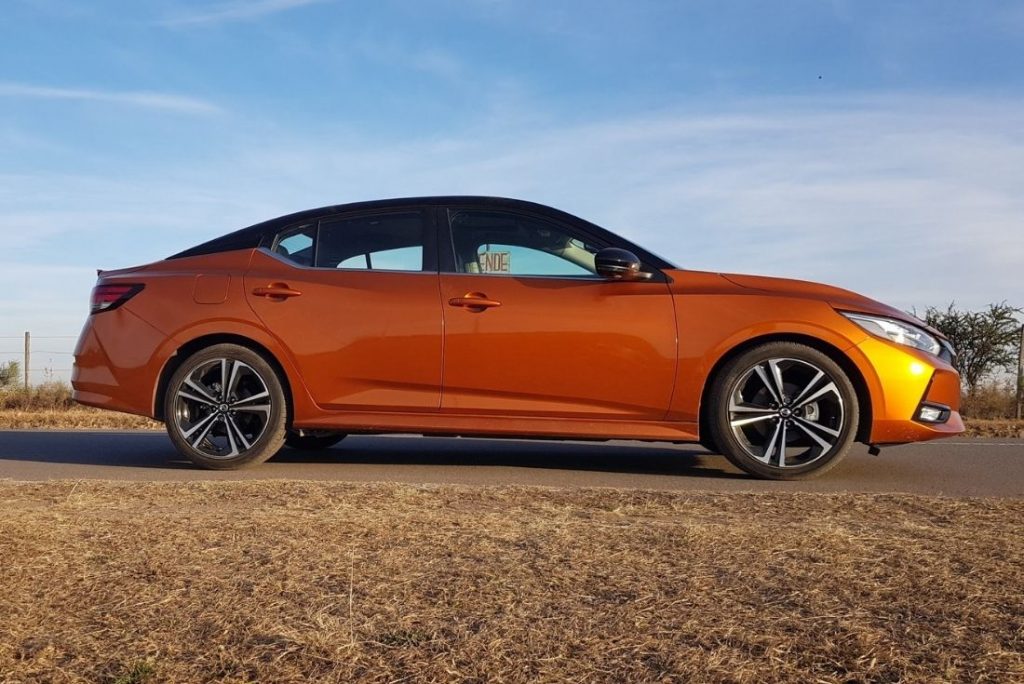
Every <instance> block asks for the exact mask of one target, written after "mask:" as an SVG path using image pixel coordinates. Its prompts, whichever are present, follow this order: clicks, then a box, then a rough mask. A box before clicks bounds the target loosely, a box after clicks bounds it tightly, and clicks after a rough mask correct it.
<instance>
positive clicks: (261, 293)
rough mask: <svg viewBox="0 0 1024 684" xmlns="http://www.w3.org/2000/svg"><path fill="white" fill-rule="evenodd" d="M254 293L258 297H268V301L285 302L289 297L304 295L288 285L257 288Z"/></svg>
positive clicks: (281, 284) (278, 284)
mask: <svg viewBox="0 0 1024 684" xmlns="http://www.w3.org/2000/svg"><path fill="white" fill-rule="evenodd" d="M252 293H253V294H254V295H256V296H257V297H266V298H268V299H277V300H280V301H283V300H285V299H288V298H289V297H298V296H299V295H301V294H302V293H301V292H299V291H298V290H294V289H292V288H290V287H288V285H287V284H286V283H274V284H272V285H267V286H266V287H257V288H255V289H253V291H252Z"/></svg>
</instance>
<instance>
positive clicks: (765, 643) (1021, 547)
mask: <svg viewBox="0 0 1024 684" xmlns="http://www.w3.org/2000/svg"><path fill="white" fill-rule="evenodd" d="M0 499H2V505H0V511H3V513H2V514H0V525H2V528H0V558H3V564H2V570H0V616H3V618H2V620H0V680H2V681H7V682H15V681H18V682H20V681H46V682H85V681H89V682H96V681H99V682H158V681H159V682H165V681H166V682H206V681H214V682H255V681H263V682H309V681H318V682H320V681H327V682H349V681H361V682H362V681H365V682H400V681H404V682H431V681H435V682H442V681H459V682H538V681H539V682H623V681H642V682H675V681H702V682H704V681H706V682H727V681H728V682H772V681H786V682H795V681H800V682H815V681H818V682H853V681H887V682H896V681H903V682H918V681H920V682H927V681H965V682H966V681H971V682H1009V681H1024V603H1022V601H1021V595H1022V594H1024V534H1022V532H1024V502H1022V501H1017V500H986V499H974V500H961V499H943V498H925V497H907V496H875V495H789V494H728V495H727V494H695V495H693V494H691V495H683V494H671V493H653V492H625V491H615V490H575V491H573V490H548V489H525V488H511V487H510V488H462V487H453V486H443V487H442V486H431V487H428V486H421V487H415V486H408V485H356V484H343V483H331V484H321V483H301V482H292V483H288V482H284V483H281V482H279V483H265V482H218V483H213V482H211V483H202V484H169V483H150V484H138V483H116V484H115V483H96V482H79V483H71V482H61V483H45V484H40V483H25V484H16V483H2V484H0Z"/></svg>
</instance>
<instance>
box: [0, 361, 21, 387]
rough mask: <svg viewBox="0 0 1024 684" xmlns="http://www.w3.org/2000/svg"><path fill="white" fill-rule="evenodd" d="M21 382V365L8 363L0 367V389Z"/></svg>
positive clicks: (13, 362) (12, 362) (14, 362)
mask: <svg viewBox="0 0 1024 684" xmlns="http://www.w3.org/2000/svg"><path fill="white" fill-rule="evenodd" d="M19 382H21V364H20V363H18V362H17V361H8V362H7V363H5V364H3V365H0V388H2V387H13V386H15V385H17V384H18V383H19Z"/></svg>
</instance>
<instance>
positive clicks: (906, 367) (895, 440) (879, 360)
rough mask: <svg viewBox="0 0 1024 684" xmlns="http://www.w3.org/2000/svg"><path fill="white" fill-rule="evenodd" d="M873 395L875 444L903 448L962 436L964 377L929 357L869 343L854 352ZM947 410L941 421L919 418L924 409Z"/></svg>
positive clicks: (887, 344) (899, 347) (872, 438)
mask: <svg viewBox="0 0 1024 684" xmlns="http://www.w3.org/2000/svg"><path fill="white" fill-rule="evenodd" d="M851 353H852V355H854V356H857V357H859V359H857V362H858V365H860V366H861V372H862V374H863V375H864V379H865V382H867V384H868V389H869V391H870V392H871V400H872V401H871V411H872V422H871V436H870V438H869V440H868V441H869V442H871V443H873V444H903V443H907V442H920V441H925V440H929V439H937V438H941V437H951V436H953V435H958V434H960V433H961V432H963V431H964V423H963V420H962V419H961V417H960V412H959V411H960V375H959V373H957V372H956V369H955V368H953V367H952V366H950V365H949V364H947V363H946V362H945V361H942V360H941V359H939V358H936V357H934V356H932V355H930V354H926V353H924V352H919V351H916V350H914V349H911V348H909V347H905V346H902V345H897V344H893V343H890V342H887V341H884V340H880V339H878V338H874V337H871V338H868V339H866V340H864V341H863V342H861V343H860V344H858V345H857V346H856V347H854V348H853V350H851ZM925 403H927V404H929V405H933V406H940V407H944V408H946V409H949V414H948V417H947V418H946V419H945V420H944V421H943V422H925V421H922V420H919V419H917V416H918V412H919V410H920V408H921V405H922V404H925Z"/></svg>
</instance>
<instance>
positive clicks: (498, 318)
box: [438, 206, 676, 420]
mask: <svg viewBox="0 0 1024 684" xmlns="http://www.w3.org/2000/svg"><path fill="white" fill-rule="evenodd" d="M438 221H439V223H440V224H442V228H441V231H440V233H439V234H440V235H441V238H440V242H441V244H442V245H443V247H442V252H441V255H442V264H443V267H442V273H441V298H442V303H443V310H444V322H445V344H444V380H443V391H442V399H441V406H442V410H443V411H444V412H450V413H467V414H491V415H521V416H536V417H548V418H553V417H589V418H598V417H599V418H602V419H604V418H609V419H615V418H618V419H632V420H660V419H662V418H664V416H665V414H666V413H667V411H668V407H669V402H670V400H671V396H672V390H673V385H674V377H675V369H676V323H675V312H674V307H673V304H672V297H671V294H670V293H669V289H668V285H667V282H666V280H665V278H664V277H663V276H662V275H661V274H660V273H654V274H653V277H652V279H651V280H646V281H630V282H625V281H611V280H606V279H604V278H601V277H599V276H598V275H597V274H596V272H595V267H594V254H595V253H596V252H597V251H598V249H599V248H601V247H606V246H614V245H608V244H606V243H605V242H603V241H602V239H601V238H596V237H595V236H594V235H588V234H586V233H585V231H583V230H582V229H581V228H580V227H576V226H572V225H569V224H567V223H565V222H560V221H558V220H555V219H551V218H549V217H545V216H543V215H537V214H528V213H523V212H520V211H518V210H504V209H495V208H493V207H481V208H474V207H472V206H462V207H460V206H452V207H449V208H448V209H447V210H442V211H441V212H440V215H439V218H438ZM445 228H447V230H445Z"/></svg>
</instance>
